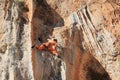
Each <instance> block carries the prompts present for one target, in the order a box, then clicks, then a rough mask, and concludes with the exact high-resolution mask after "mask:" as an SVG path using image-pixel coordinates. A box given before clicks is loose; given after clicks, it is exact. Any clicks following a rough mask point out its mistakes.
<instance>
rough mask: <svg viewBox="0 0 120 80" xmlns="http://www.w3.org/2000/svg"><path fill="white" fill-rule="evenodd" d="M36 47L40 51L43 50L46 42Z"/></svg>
mask: <svg viewBox="0 0 120 80" xmlns="http://www.w3.org/2000/svg"><path fill="white" fill-rule="evenodd" d="M36 48H37V49H38V50H40V51H42V50H43V49H45V46H44V44H42V45H40V46H36Z"/></svg>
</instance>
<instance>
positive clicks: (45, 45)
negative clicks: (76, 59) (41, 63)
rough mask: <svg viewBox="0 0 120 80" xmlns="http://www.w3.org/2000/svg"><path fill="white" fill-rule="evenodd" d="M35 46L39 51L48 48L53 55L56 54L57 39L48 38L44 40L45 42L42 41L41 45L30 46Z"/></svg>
mask: <svg viewBox="0 0 120 80" xmlns="http://www.w3.org/2000/svg"><path fill="white" fill-rule="evenodd" d="M34 47H35V48H36V49H38V50H40V51H42V50H46V49H47V50H49V51H50V52H51V53H52V54H53V55H55V56H58V53H57V50H56V47H57V39H54V38H52V39H48V42H45V43H42V44H41V45H39V46H37V45H34V46H32V48H34Z"/></svg>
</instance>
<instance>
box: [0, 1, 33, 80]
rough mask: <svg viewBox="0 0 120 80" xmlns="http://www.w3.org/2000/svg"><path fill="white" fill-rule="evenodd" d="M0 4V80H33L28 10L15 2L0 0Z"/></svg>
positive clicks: (24, 5) (22, 3)
mask: <svg viewBox="0 0 120 80" xmlns="http://www.w3.org/2000/svg"><path fill="white" fill-rule="evenodd" d="M0 4H1V6H0V8H1V11H0V12H1V15H2V16H1V18H0V19H1V22H2V23H0V25H1V26H0V28H1V35H2V36H1V39H0V43H1V45H0V58H1V60H0V65H1V67H0V79H1V80H33V79H34V78H33V71H32V60H31V38H30V37H31V35H30V31H31V27H30V26H29V25H28V19H27V18H28V17H27V12H28V11H29V9H28V7H27V6H26V4H25V3H24V2H22V1H17V0H16V1H15V0H2V1H1V2H0Z"/></svg>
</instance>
